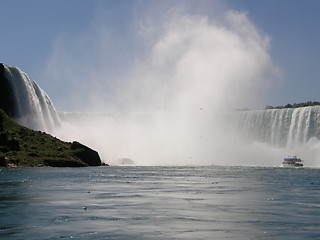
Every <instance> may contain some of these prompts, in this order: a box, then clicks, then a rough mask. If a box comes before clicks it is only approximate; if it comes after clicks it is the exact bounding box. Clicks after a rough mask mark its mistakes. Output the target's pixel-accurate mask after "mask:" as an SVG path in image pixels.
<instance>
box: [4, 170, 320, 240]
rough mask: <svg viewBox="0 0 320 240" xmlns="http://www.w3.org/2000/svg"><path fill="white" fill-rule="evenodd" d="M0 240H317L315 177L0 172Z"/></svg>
mask: <svg viewBox="0 0 320 240" xmlns="http://www.w3.org/2000/svg"><path fill="white" fill-rule="evenodd" d="M0 194H1V195H0V211H1V215H0V238H1V239H320V200H319V199H320V169H308V168H301V169H286V168H257V167H215V166H212V167H100V168H15V169H4V168H2V169H0Z"/></svg>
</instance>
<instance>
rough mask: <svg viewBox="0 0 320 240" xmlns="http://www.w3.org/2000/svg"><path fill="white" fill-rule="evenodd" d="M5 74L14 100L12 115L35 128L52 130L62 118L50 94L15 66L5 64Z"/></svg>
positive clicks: (23, 123) (22, 123)
mask: <svg viewBox="0 0 320 240" xmlns="http://www.w3.org/2000/svg"><path fill="white" fill-rule="evenodd" d="M3 76H4V79H6V80H7V81H8V84H9V87H10V90H9V91H10V95H11V99H12V100H13V103H12V105H13V106H12V107H13V108H14V109H13V111H11V112H12V116H10V117H12V118H13V119H14V120H16V121H17V122H18V123H19V124H21V125H23V126H26V127H28V128H31V129H34V130H42V131H50V130H52V128H53V127H55V126H57V125H59V123H60V120H59V117H58V115H57V113H56V111H55V108H54V106H53V104H52V102H51V101H50V99H49V97H48V95H47V94H46V93H45V92H44V91H43V90H42V89H41V88H40V87H39V86H38V84H37V83H36V82H35V81H33V80H32V79H30V78H29V77H28V75H27V74H26V73H24V72H22V71H21V70H20V69H19V68H17V67H14V66H7V65H3Z"/></svg>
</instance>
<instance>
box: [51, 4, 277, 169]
mask: <svg viewBox="0 0 320 240" xmlns="http://www.w3.org/2000/svg"><path fill="white" fill-rule="evenodd" d="M166 13H167V14H165V18H164V17H160V18H159V19H158V21H156V24H154V25H153V23H154V22H155V19H152V20H150V19H148V18H145V19H143V17H146V16H150V15H148V14H145V15H142V16H139V18H141V19H135V21H133V22H134V23H135V26H134V27H135V29H136V34H137V35H136V36H134V37H133V38H132V39H136V40H137V39H141V41H140V42H139V41H138V42H139V44H138V43H137V42H134V43H131V44H130V47H134V46H136V47H137V49H139V52H138V51H137V49H135V50H132V52H131V53H127V52H126V51H130V49H129V48H128V47H125V48H124V49H121V50H120V49H118V48H116V49H113V47H114V46H119V45H118V44H116V43H114V42H113V41H112V40H114V39H116V38H115V37H114V36H112V34H110V33H108V31H107V30H106V29H107V28H105V27H103V28H101V31H99V28H96V27H95V30H94V31H93V32H90V33H91V35H90V36H87V35H86V34H84V35H83V36H80V37H79V39H72V40H73V41H74V40H75V44H72V45H71V44H70V39H68V37H66V38H64V39H60V40H59V41H58V42H57V44H56V48H55V51H54V53H53V56H52V58H51V59H50V61H49V63H48V68H47V76H50V77H51V78H54V79H56V80H55V81H56V82H57V83H59V84H58V85H60V84H63V85H66V86H67V87H68V88H69V89H68V91H69V97H65V98H64V101H71V102H72V101H74V99H76V102H77V109H80V110H82V109H83V111H88V109H89V110H91V111H98V112H103V113H105V114H104V115H101V114H99V115H91V117H90V118H81V119H73V120H72V121H71V122H69V123H65V126H64V127H63V128H62V129H59V130H57V132H56V134H57V135H59V136H61V137H62V138H64V139H70V138H73V139H74V138H76V139H79V140H81V141H82V142H84V143H86V144H88V145H90V146H92V147H94V148H96V149H97V150H98V151H99V152H100V154H101V155H102V157H103V159H104V160H105V161H107V162H109V163H116V159H117V158H121V157H128V158H132V159H133V160H134V161H135V162H136V164H141V165H158V164H175V165H177V164H211V163H214V164H227V161H228V159H233V162H237V161H238V162H239V163H240V162H241V161H244V160H243V159H244V158H246V154H247V155H248V153H249V152H250V154H251V155H252V154H253V155H255V154H259V153H261V151H260V152H259V153H258V152H256V151H249V148H250V147H249V146H248V145H245V144H243V145H241V141H238V139H239V138H240V137H239V136H237V133H236V132H232V131H228V128H226V126H225V124H224V122H225V120H224V119H223V117H221V116H222V115H223V112H224V111H227V110H228V111H229V110H232V109H236V108H245V107H257V106H261V105H262V104H264V100H265V99H264V98H265V96H267V94H268V93H269V90H271V89H272V87H273V84H274V83H276V82H275V79H277V74H278V69H277V68H276V67H275V66H274V64H273V63H272V59H271V57H270V55H269V48H270V40H269V38H268V36H266V35H265V34H263V33H261V32H259V31H258V30H257V29H256V27H255V26H254V24H253V23H252V22H251V21H250V19H249V18H248V15H247V14H246V13H241V12H235V11H226V12H224V14H221V13H220V15H219V17H218V18H217V19H215V18H212V17H209V16H207V15H201V14H198V13H197V14H194V13H192V12H188V11H187V12H186V8H181V7H177V6H175V7H170V8H169V9H167V11H166ZM135 17H137V16H135ZM97 39H98V40H97ZM89 42H90V43H91V44H92V43H93V44H92V46H90V45H88V44H89ZM140 44H142V45H140ZM77 51H80V53H78V54H76V53H77ZM117 51H119V52H118V53H119V54H120V55H121V54H123V55H121V56H120V57H115V56H117V55H116V53H117ZM133 53H134V54H133ZM81 55H82V56H81ZM113 61H114V62H113ZM115 64H117V66H115ZM57 79H58V80H57ZM70 99H73V100H70ZM235 143H237V145H235ZM230 147H232V148H233V150H234V151H232V153H231V152H230ZM251 150H252V149H251ZM269 152H270V151H269ZM241 159H242V160H241Z"/></svg>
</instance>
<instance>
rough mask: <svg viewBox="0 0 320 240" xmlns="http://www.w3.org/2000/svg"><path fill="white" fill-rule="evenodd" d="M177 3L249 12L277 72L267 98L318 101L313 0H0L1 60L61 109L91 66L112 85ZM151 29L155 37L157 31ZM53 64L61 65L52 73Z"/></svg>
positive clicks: (197, 9) (205, 12) (195, 9)
mask: <svg viewBox="0 0 320 240" xmlns="http://www.w3.org/2000/svg"><path fill="white" fill-rule="evenodd" d="M179 4H180V5H183V6H184V7H185V10H184V11H185V12H188V14H194V15H202V16H206V17H208V18H209V19H211V18H213V17H215V18H216V17H217V16H218V15H219V14H221V12H224V11H228V10H233V11H237V12H242V13H246V14H247V18H248V19H249V20H250V22H251V23H252V24H253V25H254V26H255V28H256V29H257V30H258V31H259V32H261V33H262V34H263V35H265V36H268V38H269V39H270V49H269V50H268V51H269V54H270V56H271V58H272V61H273V63H274V64H275V65H276V66H277V68H278V69H279V70H280V72H281V80H280V81H278V82H277V86H274V87H273V88H272V91H271V92H270V93H269V98H267V101H266V102H265V104H268V105H285V104H287V103H295V102H303V101H320V95H319V89H320V81H319V75H320V67H319V63H320V47H319V43H320V31H319V29H320V14H319V10H320V1H318V0H264V1H263V0H260V1H257V0H226V1H223V0H219V1H213V0H212V1H205V0H194V1H192V0H190V1H187V0H186V1H182V0H181V1H180V0H179V1H178V0H177V1H174V0H172V1H162V0H159V1H155V0H154V1H152V0H150V1H140V0H132V1H129V0H117V1H113V0H109V1H108V0H101V1H99V0H55V1H52V0H0V5H1V14H0V22H1V35H0V36H1V37H0V62H3V63H5V64H8V65H15V66H18V67H19V68H20V69H22V70H23V71H25V72H26V73H27V74H28V75H29V76H30V77H31V78H32V79H34V80H35V81H36V82H38V83H39V85H40V86H41V87H42V88H43V89H44V90H45V91H46V92H47V93H48V95H49V96H50V98H51V99H52V100H53V102H54V104H55V105H56V107H57V108H58V109H59V110H73V109H72V106H73V105H72V103H70V102H72V100H71V98H70V97H67V96H68V95H69V96H74V95H75V94H77V93H78V94H79V95H82V94H85V90H86V87H87V86H88V85H86V84H83V81H91V78H93V76H94V74H92V72H94V71H95V68H97V69H100V70H97V74H98V73H100V74H102V73H107V74H106V75H107V76H106V78H107V79H108V80H105V81H108V84H103V86H104V87H106V88H109V89H110V88H111V89H112V88H113V87H117V86H116V84H114V83H113V82H112V81H116V79H120V78H123V77H125V70H124V69H126V68H129V67H130V66H132V65H134V64H135V62H136V59H137V58H143V56H144V55H145V53H146V52H147V50H148V49H149V47H150V46H148V43H150V42H152V41H147V40H146V39H145V38H144V40H141V38H140V37H139V36H141V34H142V33H141V31H142V30H143V31H146V32H147V31H149V32H152V31H154V29H155V27H154V25H157V27H158V28H161V23H160V22H161V21H162V20H163V19H164V18H165V17H166V14H169V13H170V11H172V9H173V8H177V5H179ZM207 5H208V7H207ZM213 15H214V16H213ZM142 22H143V23H144V27H143V28H141V23H142ZM137 26H139V27H137ZM148 36H149V37H150V38H156V37H157V33H154V32H152V33H151V34H149V35H148ZM53 67H55V68H57V69H58V70H56V71H55V72H54V73H53V71H52V68H53ZM62 68H64V69H62ZM101 68H104V69H105V71H102V70H101ZM59 69H61V71H60V72H59ZM66 69H68V71H67V70H66ZM88 71H91V74H88V75H87V72H88ZM49 75H50V76H49ZM80 76H82V77H80ZM89 76H90V77H89ZM73 78H74V79H73ZM86 78H87V79H86ZM94 84H97V86H96V87H98V86H99V82H95V83H94ZM81 87H82V89H81ZM71 89H73V90H71ZM90 91H92V89H91V90H90ZM109 91H110V90H109ZM109 91H108V90H106V94H108V92H109ZM79 99H81V98H79V96H78V98H77V100H74V101H79ZM66 102H68V103H70V104H67V103H66ZM262 107H264V106H262ZM64 108H65V109H64Z"/></svg>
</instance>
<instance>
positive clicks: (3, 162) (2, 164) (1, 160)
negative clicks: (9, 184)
mask: <svg viewBox="0 0 320 240" xmlns="http://www.w3.org/2000/svg"><path fill="white" fill-rule="evenodd" d="M5 166H6V159H5V156H0V167H5Z"/></svg>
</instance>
